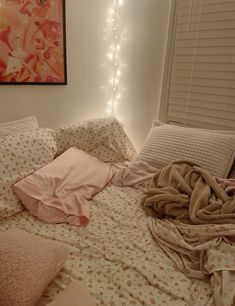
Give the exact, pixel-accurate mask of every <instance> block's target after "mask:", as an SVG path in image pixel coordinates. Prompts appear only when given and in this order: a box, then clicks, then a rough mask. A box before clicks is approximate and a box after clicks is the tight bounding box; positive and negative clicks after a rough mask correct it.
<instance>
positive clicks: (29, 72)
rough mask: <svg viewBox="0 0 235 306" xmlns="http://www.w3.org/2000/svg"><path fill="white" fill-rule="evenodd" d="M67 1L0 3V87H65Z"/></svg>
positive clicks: (8, 0)
mask: <svg viewBox="0 0 235 306" xmlns="http://www.w3.org/2000/svg"><path fill="white" fill-rule="evenodd" d="M65 34H66V33H65V0H0V84H5V85H7V84H24V85H29V84H34V85H35V84H36V85H37V84H38V85H39V84H41V85H66V84H67V66H66V35H65Z"/></svg>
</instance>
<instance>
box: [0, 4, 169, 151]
mask: <svg viewBox="0 0 235 306" xmlns="http://www.w3.org/2000/svg"><path fill="white" fill-rule="evenodd" d="M170 1H171V0H124V5H123V7H122V8H121V12H120V16H121V20H122V22H121V24H122V29H125V30H126V31H127V33H126V37H127V40H126V41H125V42H123V44H122V49H121V59H122V63H123V64H125V65H126V67H125V69H124V70H123V74H122V78H121V86H123V87H125V91H124V93H123V97H122V99H121V101H120V105H119V107H118V115H119V118H121V119H122V120H123V122H124V123H125V125H126V130H127V132H128V134H129V135H130V137H131V138H132V140H133V141H134V143H135V145H136V146H137V147H139V146H140V145H141V144H142V142H143V140H144V138H145V136H146V134H147V132H148V130H149V128H150V127H151V122H152V120H153V119H154V118H155V117H156V115H157V110H158V102H159V97H160V86H161V80H162V72H163V63H164V53H165V45H166V36H167V28H168V22H169V11H170ZM66 2H67V4H66V6H67V54H68V82H69V85H68V86H3V85H1V87H0V122H3V121H8V120H15V119H18V118H21V117H24V116H28V115H35V116H36V117H37V118H38V121H39V124H40V126H50V127H55V126H59V125H62V124H67V123H72V122H75V121H77V120H80V119H87V118H93V117H98V116H104V115H105V108H106V104H107V102H108V100H109V99H110V94H111V93H110V89H109V85H108V78H109V72H110V71H108V69H109V66H103V65H102V63H105V62H106V61H107V57H106V55H107V51H108V45H109V44H110V41H109V40H104V35H105V34H104V28H105V27H107V25H106V22H105V20H106V19H107V13H108V10H109V8H110V6H111V5H112V3H113V1H112V0H67V1H66ZM102 87H103V88H102Z"/></svg>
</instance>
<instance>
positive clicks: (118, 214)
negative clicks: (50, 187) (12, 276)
mask: <svg viewBox="0 0 235 306" xmlns="http://www.w3.org/2000/svg"><path fill="white" fill-rule="evenodd" d="M140 194H142V193H141V192H140V191H139V190H137V191H136V190H134V189H133V188H125V187H116V186H113V185H111V186H108V187H106V188H105V189H104V190H103V191H102V192H100V193H99V194H97V195H96V196H95V197H94V199H93V204H92V207H91V215H92V216H91V219H92V222H90V223H89V224H88V225H87V226H86V227H75V226H71V225H68V224H46V223H44V222H42V221H40V220H38V219H37V218H35V217H33V216H31V215H30V214H29V213H28V212H22V213H20V214H17V215H15V216H12V217H10V218H7V219H4V220H1V222H0V231H3V230H6V229H7V228H12V227H18V228H21V229H23V230H26V231H28V232H31V233H35V234H37V235H40V236H42V237H44V238H47V239H52V240H56V241H60V242H63V243H65V244H66V246H67V247H68V248H69V251H70V256H69V258H68V259H67V261H66V262H65V264H64V267H63V269H62V270H61V272H60V273H59V274H58V276H57V277H56V278H55V279H54V280H53V282H52V283H51V284H50V285H49V286H48V288H47V290H46V291H45V293H44V295H43V297H42V299H41V301H40V303H39V304H38V305H37V306H45V305H47V304H48V303H49V302H51V301H52V300H54V299H55V298H56V296H57V294H58V293H59V292H61V291H62V290H63V289H64V288H66V287H67V286H68V285H69V284H70V283H71V282H73V281H80V282H82V283H83V284H84V285H85V286H86V287H87V289H88V291H89V293H90V294H91V296H93V297H94V298H95V299H96V301H97V306H131V305H135V306H176V305H177V306H189V305H192V306H214V305H215V304H214V299H213V293H212V290H211V287H210V284H209V282H208V281H207V280H199V279H190V278H189V277H187V276H186V275H184V274H183V273H181V272H180V271H179V269H177V267H176V265H175V263H174V261H173V260H172V259H171V258H170V257H169V256H168V255H167V254H166V253H165V252H164V250H163V249H162V248H160V247H159V246H158V244H157V243H156V241H155V239H154V237H153V236H152V234H151V232H150V231H149V229H148V225H147V222H146V221H147V220H146V215H145V212H144V210H143V208H142V207H141V206H140V201H139V196H140ZM68 306H69V305H68Z"/></svg>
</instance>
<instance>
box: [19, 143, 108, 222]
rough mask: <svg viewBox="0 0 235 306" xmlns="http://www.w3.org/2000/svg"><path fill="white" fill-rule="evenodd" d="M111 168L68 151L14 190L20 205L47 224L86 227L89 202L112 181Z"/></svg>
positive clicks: (87, 155)
mask: <svg viewBox="0 0 235 306" xmlns="http://www.w3.org/2000/svg"><path fill="white" fill-rule="evenodd" d="M112 176H113V167H112V166H111V165H109V164H105V163H103V162H101V161H99V160H98V159H97V158H95V157H93V156H90V155H89V154H87V153H86V152H84V151H81V150H79V149H77V148H75V147H71V148H70V149H68V150H67V151H66V152H64V153H63V154H62V155H60V156H59V157H58V158H56V159H55V160H54V161H52V162H51V163H50V164H48V165H46V166H45V167H43V168H41V169H39V170H38V171H36V172H35V173H33V174H32V175H30V176H28V177H26V178H24V179H23V180H21V181H19V182H18V183H16V184H15V185H14V186H13V189H14V191H15V193H16V194H17V195H18V197H19V198H20V199H21V201H22V202H23V205H24V206H25V207H26V208H27V209H28V210H29V211H30V213H31V214H32V215H34V216H37V217H38V218H39V219H41V220H43V221H45V222H48V223H62V222H65V223H69V224H72V225H77V226H80V225H85V224H87V223H88V222H89V218H90V200H91V198H92V196H94V195H95V194H96V193H98V192H99V191H101V190H102V189H103V188H104V187H105V186H106V184H107V183H108V182H109V181H110V180H111V179H112Z"/></svg>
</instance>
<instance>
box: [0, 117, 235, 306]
mask: <svg viewBox="0 0 235 306" xmlns="http://www.w3.org/2000/svg"><path fill="white" fill-rule="evenodd" d="M168 130H169V131H168ZM161 131H162V132H164V129H163V128H161ZM161 131H160V133H157V135H158V136H159V137H160V140H161V141H162V144H161V145H160V147H159V148H157V151H156V150H155V149H156V146H155V145H154V147H153V146H152V145H153V138H151V139H150V140H151V143H150V145H149V144H148V143H147V149H146V150H145V149H144V150H143V151H142V153H141V154H142V156H144V154H145V152H147V153H148V154H147V155H148V156H147V157H148V158H149V157H151V160H153V158H154V156H158V157H159V158H158V161H160V163H161V165H162V166H161V168H162V169H161V170H159V169H156V168H155V166H154V164H153V163H149V162H148V158H147V159H146V160H145V159H142V160H141V158H137V159H135V160H134V161H132V162H128V161H130V160H133V159H134V156H135V149H134V147H133V145H132V143H131V142H130V140H129V139H128V137H127V135H126V134H125V132H124V130H123V128H122V126H121V124H120V123H119V122H118V121H117V120H115V119H113V118H107V119H97V120H89V121H85V122H82V123H79V124H77V125H73V126H67V127H62V128H58V129H55V130H50V129H47V130H42V129H40V128H39V129H36V130H35V131H31V132H30V133H28V134H27V132H23V131H21V132H20V134H14V135H10V134H9V135H8V136H0V137H1V139H0V144H1V145H4V148H5V149H6V151H5V152H4V154H3V158H2V159H0V171H2V172H0V183H1V184H0V218H1V222H0V232H4V231H7V230H11V229H15V228H17V229H21V230H23V231H24V232H27V233H30V234H36V235H37V236H39V237H40V238H43V239H45V240H46V242H47V243H49V244H50V242H52V241H55V242H57V243H62V244H63V246H65V247H66V250H68V252H69V256H68V258H67V260H66V261H65V262H64V261H63V267H62V269H61V270H60V272H59V273H58V274H57V276H56V277H54V278H53V280H52V282H51V283H50V284H49V285H48V286H47V288H46V290H45V291H44V293H43V296H42V297H41V298H40V300H38V302H37V304H36V306H46V305H64V303H65V304H66V300H71V301H73V300H74V299H75V300H76V299H78V298H79V297H77V294H78V293H79V292H78V291H77V288H78V287H79V288H80V289H81V290H82V291H83V289H84V291H83V292H84V294H85V295H84V296H83V293H82V291H81V294H80V299H79V301H80V302H81V301H82V298H83V297H84V299H85V300H84V301H88V305H89V306H91V305H93V304H94V303H96V305H97V306H101V305H102V306H131V305H136V306H151V305H153V306H157V305H159V306H164V305H166V306H175V305H177V306H189V305H192V306H215V303H216V305H217V306H228V305H229V306H232V305H233V298H234V293H235V290H234V288H235V286H233V284H234V283H235V274H234V268H233V265H234V266H235V260H234V259H235V250H234V243H235V226H234V224H223V223H225V222H227V221H228V220H229V221H231V220H233V209H234V207H233V206H234V203H233V200H232V198H231V197H230V193H229V192H228V189H227V190H226V187H225V188H224V186H227V182H224V181H223V182H222V181H220V182H219V181H218V178H216V179H215V178H212V177H210V176H209V173H208V172H207V170H210V169H207V170H205V169H202V168H200V167H199V166H198V165H196V164H192V163H185V162H183V163H182V162H180V163H173V164H172V161H171V163H170V165H168V163H169V158H171V157H169V155H167V154H165V153H164V152H166V151H164V152H163V153H161V154H160V155H158V154H159V150H160V149H161V148H163V147H165V143H164V144H163V142H164V141H166V143H168V141H167V139H166V137H167V135H168V134H169V133H170V132H171V129H168V128H167V132H166V133H165V132H164V133H163V134H162V132H161ZM5 132H6V131H4V133H5ZM167 133H168V134H167ZM185 133H186V134H187V133H188V132H185ZM189 134H190V135H191V134H192V132H191V130H190V131H189ZM19 135H20V141H19V140H18V139H17V138H19ZM35 135H43V136H44V135H45V136H46V141H43V139H44V137H39V140H37V141H36V140H34V139H33V138H34V136H35ZM169 135H170V134H169ZM206 135H207V136H208V134H206ZM178 136H179V139H180V135H178ZM207 136H206V137H207ZM209 136H210V137H211V135H209ZM209 136H208V137H207V138H208V139H209V138H210V137H209ZM229 137H230V136H229ZM207 138H206V139H207ZM189 139H190V137H189ZM219 139H220V140H221V141H222V137H220V138H219ZM229 139H230V138H229ZM229 139H227V140H226V146H227V147H226V148H227V154H226V161H225V162H224V163H222V164H220V165H218V167H217V168H216V171H215V172H214V173H213V175H217V176H219V174H221V175H222V174H224V175H225V174H226V173H227V168H229V164H230V163H231V161H230V159H231V158H230V157H231V154H230V153H231V152H230V151H231V150H232V149H230V147H229V145H228V141H229ZM34 141H36V146H35V148H34V147H33V144H34ZM161 141H160V142H161ZM200 141H201V136H200V135H199V134H198V135H197V137H196V142H197V143H196V144H195V147H197V146H198V144H200V143H201V142H200ZM40 143H42V144H43V147H42V149H40ZM190 145H191V144H190ZM203 146H204V144H203ZM215 146H216V141H215V139H214V140H213V148H215ZM30 147H32V148H30ZM219 147H221V145H219ZM148 148H150V149H148ZM180 149H181V150H182V142H181V143H180ZM191 149H192V147H191ZM25 151H27V159H26V160H25V157H24V155H25ZM44 151H45V152H44ZM82 151H84V152H82ZM150 151H151V154H150V155H149V152H150ZM155 151H156V152H155ZM193 151H194V150H193ZM67 152H69V156H70V153H71V152H72V153H73V154H75V155H77V152H80V153H81V154H82V155H81V157H82V160H83V161H85V160H86V162H83V163H82V165H80V166H81V167H80V168H79V169H80V170H79V171H78V172H79V173H77V172H76V169H75V168H76V164H77V163H78V162H79V161H77V159H76V158H75V159H74V158H73V161H75V160H76V162H75V165H74V164H73V163H72V160H69V162H64V159H63V158H64V154H65V155H66V154H67ZM85 152H86V153H85ZM190 152H191V151H190ZM190 152H189V153H190ZM213 152H215V154H214V155H213V156H212V157H211V156H209V155H208V156H202V157H200V158H203V161H204V163H205V164H208V165H210V167H212V166H213V165H214V164H215V155H216V154H217V153H218V150H217V149H216V150H214V149H213V150H212V153H213ZM219 152H220V151H219ZM155 153H156V154H155ZM171 153H173V151H172V152H171ZM178 153H179V152H178ZM73 154H72V155H73ZM84 154H85V155H84ZM185 154H186V153H185ZM186 155H187V154H186ZM186 155H185V156H186ZM66 156H67V155H66ZM91 156H93V157H92V161H94V159H93V158H97V159H99V160H100V161H99V166H100V167H101V168H99V167H98V168H97V169H98V171H96V174H97V177H94V178H93V177H92V173H93V172H92V169H91V168H93V166H92V164H90V162H89V160H90V157H91ZM172 156H173V155H172ZM229 156H230V157H229ZM56 157H57V159H55V158H56ZM196 157H197V154H195V155H194V158H196ZM220 157H221V156H220ZM83 158H84V159H83ZM221 158H222V157H221ZM61 159H62V162H61ZM208 159H211V161H210V160H209V162H208ZM96 162H97V160H96V161H95V165H96ZM88 163H89V166H90V170H91V171H90V170H89V167H88V166H87V165H88ZM104 163H108V164H104ZM62 164H63V165H62ZM83 164H84V165H83ZM25 165H26V167H25ZM54 165H55V166H56V169H57V170H58V166H59V168H60V167H61V166H63V167H64V166H65V165H67V166H68V168H71V169H70V170H71V171H67V170H68V169H67V168H66V167H65V168H66V169H65V168H63V171H62V172H63V174H64V176H65V178H69V177H70V175H72V176H73V175H74V176H75V177H77V176H78V175H81V174H82V176H83V177H82V180H81V181H79V182H76V183H78V185H79V187H80V185H81V186H82V187H85V189H86V188H87V189H86V190H88V189H89V188H90V189H89V190H92V191H94V192H90V193H89V194H88V197H87V198H86V200H87V201H89V205H90V204H92V205H90V214H87V213H86V212H85V214H81V211H79V212H76V213H77V215H78V216H79V217H81V216H85V217H86V222H85V223H87V221H88V219H89V218H90V217H91V222H89V223H88V224H87V225H86V226H85V227H80V226H74V224H76V225H81V222H80V221H81V219H79V222H75V223H73V222H68V224H67V223H66V220H67V219H68V218H67V217H68V216H62V218H61V219H60V220H57V221H58V222H59V224H49V223H45V222H44V221H42V220H40V219H39V218H38V217H39V214H37V213H35V215H36V216H37V217H35V216H32V215H31V214H30V212H29V211H30V209H32V207H28V209H29V211H28V210H27V211H25V210H24V207H23V206H22V205H21V204H20V203H19V199H18V198H17V197H16V196H15V195H14V196H12V194H13V192H12V190H11V192H9V190H10V189H12V188H11V187H12V185H13V184H16V185H17V186H18V187H19V186H20V185H21V182H27V183H29V182H30V184H31V183H32V181H33V182H35V177H36V181H37V180H38V178H40V179H42V180H43V179H44V178H45V176H44V175H45V173H46V174H47V175H48V174H49V175H48V176H47V177H46V179H45V181H44V182H43V181H40V184H39V185H40V186H41V185H42V186H44V187H43V188H41V190H40V192H41V195H43V197H42V198H41V199H40V201H41V200H42V201H44V200H45V198H44V196H45V197H46V196H48V195H49V197H50V198H51V197H52V198H53V199H54V200H55V199H56V201H58V198H56V196H57V195H56V194H50V192H51V190H54V191H56V192H58V195H59V198H60V199H65V198H66V199H67V198H70V196H71V194H72V193H73V188H71V189H68V190H66V188H68V185H67V184H65V185H63V183H62V181H63V180H61V177H60V172H58V171H57V170H56V171H55V169H54ZM83 166H84V167H83ZM91 166H92V167H91ZM103 167H104V168H103ZM164 167H165V168H164ZM86 168H87V169H86ZM95 168H96V166H95ZM111 169H112V171H114V173H112V171H110V170H111ZM86 170H89V171H88V172H87V171H86ZM94 170H95V169H94ZM101 170H102V171H103V170H105V171H104V172H105V175H104V177H106V178H107V177H108V179H107V180H106V179H104V180H101V181H99V174H100V173H101V172H102V171H101ZM44 171H45V172H44ZM83 171H84V172H83ZM42 172H43V173H42ZM87 173H88V174H89V175H88V176H86V175H87ZM6 174H7V177H6V176H5V175H6ZM106 174H107V175H106ZM113 174H114V176H113ZM112 176H113V178H112V182H110V179H111V177H112ZM91 179H92V180H91ZM93 179H95V180H96V179H97V180H96V181H95V183H97V184H98V185H95V184H94V185H92V184H93V183H90V182H91V181H92V182H94V180H93ZM216 180H217V181H218V183H219V184H218V183H217V182H216ZM65 181H66V179H65ZM69 181H71V180H70V178H69ZM18 182H19V183H18ZM83 182H85V183H84V185H83ZM41 183H42V184H41ZM18 184H19V185H18ZM158 184H160V185H158ZM164 184H165V185H164ZM171 184H172V186H170V185H171ZM26 185H27V184H26ZM78 185H76V186H75V187H74V188H75V189H76V188H78ZM97 186H98V187H99V188H98V189H96V187H97ZM105 186H106V187H105ZM21 187H22V186H21ZM24 187H25V186H24ZM37 187H38V185H37ZM48 187H52V188H51V189H50V192H49V191H48ZM62 187H63V188H62ZM64 187H66V188H64ZM103 187H105V188H103ZM223 188H224V189H223ZM43 189H44V191H46V190H47V192H49V194H45V193H43ZM62 189H63V191H62ZM28 191H29V189H28V185H27V186H26V188H25V189H24V192H26V193H28ZM34 191H35V190H34ZM37 191H38V190H37ZM226 191H227V192H228V193H226ZM61 192H62V193H61ZM144 192H146V193H144ZM194 192H195V196H194ZM230 192H231V190H230ZM8 194H10V195H11V197H10V198H8ZM64 195H65V198H63V196H64ZM34 196H35V194H34ZM37 196H38V194H37V195H36V196H35V197H34V200H33V201H35V199H36V202H37V200H39V199H38V198H37ZM8 199H10V201H8ZM141 199H142V202H141ZM205 199H207V201H206V202H202V200H203V201H205ZM31 200H32V199H31ZM47 200H48V198H47ZM40 201H39V202H40ZM42 201H41V202H42ZM56 201H54V202H53V205H52V206H51V207H53V206H54V207H53V208H55V207H56V205H55V204H56ZM79 201H80V202H81V199H80V200H79ZM208 201H210V202H208ZM8 202H10V205H9V206H8ZM39 202H37V204H39V205H38V206H37V207H40V206H41V205H42V204H40V203H39ZM49 202H50V201H49ZM49 202H48V203H47V204H49V205H48V206H47V208H48V207H49V206H50V204H51V203H49ZM203 203H204V204H203ZM208 203H209V204H208ZM28 204H29V206H30V205H31V204H32V202H30V203H28ZM34 204H35V202H34ZM59 204H60V205H61V206H60V207H63V205H64V204H65V203H64V202H63V200H62V201H61V203H59ZM70 204H71V203H70ZM75 204H77V202H76V201H75ZM191 204H192V206H191V207H192V211H191V210H190V209H189V207H190V205H191ZM65 206H67V207H66V208H71V206H70V205H64V207H65ZM85 206H86V205H85ZM143 206H146V207H148V209H149V210H150V211H151V216H146V211H145V209H143ZM172 206H173V208H172ZM64 207H63V208H64ZM76 207H77V205H76ZM47 208H46V210H47ZM46 210H44V217H45V216H46V217H49V218H48V220H46V219H47V218H46V217H45V221H47V222H52V219H51V217H54V218H56V216H55V214H52V215H50V214H48V215H46ZM72 211H73V212H74V209H72ZM31 212H32V211H31ZM66 213H67V214H68V215H69V211H66ZM173 218H174V219H173ZM177 218H178V220H177ZM191 218H192V219H193V220H195V222H196V223H197V224H193V223H192V221H191ZM41 219H42V218H41ZM211 220H213V223H214V222H215V220H216V221H217V223H219V222H221V223H222V224H208V223H209V222H210V221H211ZM54 221H55V220H54ZM76 221H77V220H76ZM61 222H63V223H61ZM211 222H212V221H211ZM200 223H202V224H200ZM230 223H233V222H232V221H231V222H230ZM3 236H4V235H3ZM38 247H39V249H40V245H38ZM29 249H30V246H29ZM23 251H25V250H22V252H23ZM37 252H38V254H40V252H41V251H40V250H38V249H37ZM29 254H30V252H29ZM0 255H1V249H0ZM11 255H12V254H11ZM13 255H14V253H13ZM12 258H13V259H12V260H14V256H13V257H12ZM21 264H22V263H21V261H18V263H17V267H18V269H19V270H21V271H22V270H23V266H21ZM29 268H30V267H29ZM15 281H18V282H20V286H19V287H20V288H23V289H24V277H22V278H19V279H17V280H15ZM9 283H10V280H9ZM77 286H78V287H77ZM84 286H85V287H84ZM23 289H22V290H23ZM80 289H79V290H80ZM10 294H13V293H11V292H10ZM89 294H90V295H91V297H92V298H91V297H90V296H89ZM94 299H95V301H96V302H94ZM50 303H51V304H50ZM59 303H61V304H59ZM11 306H13V305H11ZM17 306H24V304H21V305H17ZM30 306H31V305H30ZM81 306H84V305H81Z"/></svg>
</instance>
